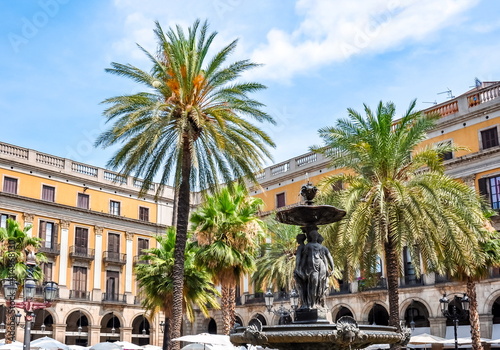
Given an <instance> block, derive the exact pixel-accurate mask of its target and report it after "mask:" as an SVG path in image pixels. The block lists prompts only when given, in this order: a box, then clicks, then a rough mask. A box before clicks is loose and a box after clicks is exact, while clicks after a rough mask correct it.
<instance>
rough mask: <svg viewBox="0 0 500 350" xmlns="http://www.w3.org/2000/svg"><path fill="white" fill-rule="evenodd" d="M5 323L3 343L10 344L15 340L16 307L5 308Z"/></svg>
mask: <svg viewBox="0 0 500 350" xmlns="http://www.w3.org/2000/svg"><path fill="white" fill-rule="evenodd" d="M5 323H6V325H5V344H10V343H12V342H13V341H14V340H16V339H15V338H16V309H14V308H12V307H7V308H6V313H5Z"/></svg>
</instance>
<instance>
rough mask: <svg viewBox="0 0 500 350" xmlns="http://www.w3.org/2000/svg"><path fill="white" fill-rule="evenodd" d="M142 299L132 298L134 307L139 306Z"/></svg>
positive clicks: (138, 297)
mask: <svg viewBox="0 0 500 350" xmlns="http://www.w3.org/2000/svg"><path fill="white" fill-rule="evenodd" d="M142 299H143V298H142V297H140V296H138V295H136V296H135V297H134V305H141V302H142Z"/></svg>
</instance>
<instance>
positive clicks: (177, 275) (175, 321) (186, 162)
mask: <svg viewBox="0 0 500 350" xmlns="http://www.w3.org/2000/svg"><path fill="white" fill-rule="evenodd" d="M182 148H183V150H182V166H181V171H182V173H181V182H180V186H179V197H178V204H179V205H178V207H177V227H176V238H175V249H174V259H175V261H174V266H173V269H172V284H173V297H172V324H171V328H172V330H171V336H172V339H173V338H177V337H180V336H181V325H182V301H183V300H182V299H183V296H184V293H183V291H184V254H185V250H186V240H187V230H188V222H189V205H190V202H189V196H190V191H189V190H190V186H189V178H190V174H191V150H190V147H189V141H188V140H187V137H184V142H183V146H182ZM169 349H170V350H179V349H180V342H178V341H176V342H172V341H171V342H170V346H169Z"/></svg>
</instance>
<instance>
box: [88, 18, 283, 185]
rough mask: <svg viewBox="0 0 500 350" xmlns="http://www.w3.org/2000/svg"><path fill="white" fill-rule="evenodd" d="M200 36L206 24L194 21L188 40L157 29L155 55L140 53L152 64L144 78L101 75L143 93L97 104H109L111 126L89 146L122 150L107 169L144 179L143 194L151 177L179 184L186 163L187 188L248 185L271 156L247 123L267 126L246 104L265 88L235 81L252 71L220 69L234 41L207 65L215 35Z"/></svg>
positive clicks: (120, 70)
mask: <svg viewBox="0 0 500 350" xmlns="http://www.w3.org/2000/svg"><path fill="white" fill-rule="evenodd" d="M207 30H208V24H207V23H206V22H205V23H203V24H200V22H199V21H196V22H195V23H194V24H193V26H192V27H191V28H189V30H188V33H184V31H183V30H182V29H181V28H180V27H177V28H176V29H175V30H174V29H170V30H168V31H167V32H164V31H163V29H162V28H161V26H160V25H159V23H158V22H157V23H156V29H155V31H154V32H155V34H156V38H157V41H158V52H157V53H156V54H151V53H149V52H147V51H146V50H144V49H143V48H142V47H140V48H141V49H142V51H143V52H144V53H145V54H146V56H147V57H148V58H149V59H150V61H151V63H152V68H151V69H150V71H149V72H146V71H143V70H141V69H139V68H136V67H134V66H132V65H130V64H120V63H112V64H111V65H112V68H109V69H106V71H107V72H109V73H111V74H114V75H118V76H123V77H126V78H129V79H132V80H134V81H136V82H138V83H140V84H142V85H143V86H144V87H145V88H147V91H145V92H140V93H136V94H132V95H121V96H117V97H112V98H108V99H106V100H105V101H103V103H105V104H107V105H109V107H108V108H107V109H106V110H105V111H104V115H105V116H106V117H107V119H108V122H113V125H112V126H111V128H110V129H109V130H108V131H106V132H104V133H103V134H101V135H100V136H99V138H98V139H97V141H96V145H100V146H103V147H108V146H111V145H114V144H117V143H119V144H121V146H120V149H119V150H118V151H117V152H116V153H115V155H114V156H113V158H112V159H111V160H110V161H109V163H108V165H109V166H111V167H113V168H119V169H121V171H122V172H123V173H125V174H129V173H134V174H135V176H137V177H143V178H144V179H145V180H146V181H145V183H144V186H143V190H147V189H148V188H149V184H150V182H152V181H153V179H154V178H155V176H157V175H158V174H159V175H160V177H159V178H160V184H161V185H164V184H165V183H166V182H167V181H169V180H172V179H174V182H175V183H180V182H181V176H182V169H181V164H182V160H183V158H185V157H186V156H189V159H190V164H191V167H192V169H191V170H192V173H191V176H190V177H189V179H190V181H191V185H192V188H193V189H194V188H198V189H199V188H202V189H203V188H207V187H210V186H214V185H215V184H217V183H218V182H219V180H222V181H224V182H229V181H231V180H234V179H235V178H240V177H242V176H250V178H253V174H254V173H255V172H256V171H258V169H259V167H260V164H261V162H262V161H263V160H264V158H266V157H269V156H270V154H269V153H268V151H267V150H266V148H265V147H266V146H274V143H273V142H272V141H271V139H270V138H269V137H268V136H267V135H266V134H265V133H264V132H263V131H262V130H260V129H259V128H257V127H256V126H254V125H253V124H252V123H250V120H252V119H254V120H256V121H259V122H263V121H265V122H271V123H274V121H273V119H272V118H271V117H270V116H269V115H267V114H266V113H265V112H264V111H263V110H262V107H263V105H262V104H261V103H260V102H258V101H256V100H254V99H252V98H251V97H250V94H251V93H253V92H257V91H259V90H262V89H264V88H265V87H264V86H263V85H261V84H259V83H253V82H242V83H240V82H237V81H236V80H237V78H239V77H240V76H241V74H242V73H243V72H245V71H247V70H248V69H251V68H254V67H255V66H256V64H254V63H251V62H249V61H247V60H243V61H237V62H235V63H231V64H227V63H226V61H227V59H228V58H229V56H230V55H231V54H232V53H233V52H234V50H235V48H236V43H237V41H233V42H231V43H230V44H229V45H227V46H226V47H224V48H223V49H222V50H220V51H219V52H217V53H215V55H214V56H213V57H212V58H208V56H207V55H208V51H209V49H210V45H211V44H212V41H213V40H214V38H215V36H216V34H217V33H215V32H214V33H211V34H208V33H207ZM183 146H187V148H185V147H183ZM185 152H189V155H186V154H185Z"/></svg>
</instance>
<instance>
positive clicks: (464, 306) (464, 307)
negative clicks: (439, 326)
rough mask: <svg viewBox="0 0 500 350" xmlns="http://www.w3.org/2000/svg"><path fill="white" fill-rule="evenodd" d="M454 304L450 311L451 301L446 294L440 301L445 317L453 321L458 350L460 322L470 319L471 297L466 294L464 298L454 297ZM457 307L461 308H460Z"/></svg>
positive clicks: (456, 349)
mask: <svg viewBox="0 0 500 350" xmlns="http://www.w3.org/2000/svg"><path fill="white" fill-rule="evenodd" d="M453 300H454V302H453V304H452V305H451V310H450V307H449V306H450V300H449V299H448V298H447V297H446V294H443V297H442V298H441V299H439V303H440V304H441V312H442V313H443V315H444V316H445V317H446V318H447V319H449V320H452V321H453V330H454V332H455V350H458V335H457V327H458V321H459V320H465V319H466V318H467V317H469V297H468V296H467V294H465V293H464V295H463V297H460V296H458V295H454V297H453ZM457 305H460V306H461V307H460V308H458V307H457Z"/></svg>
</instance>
